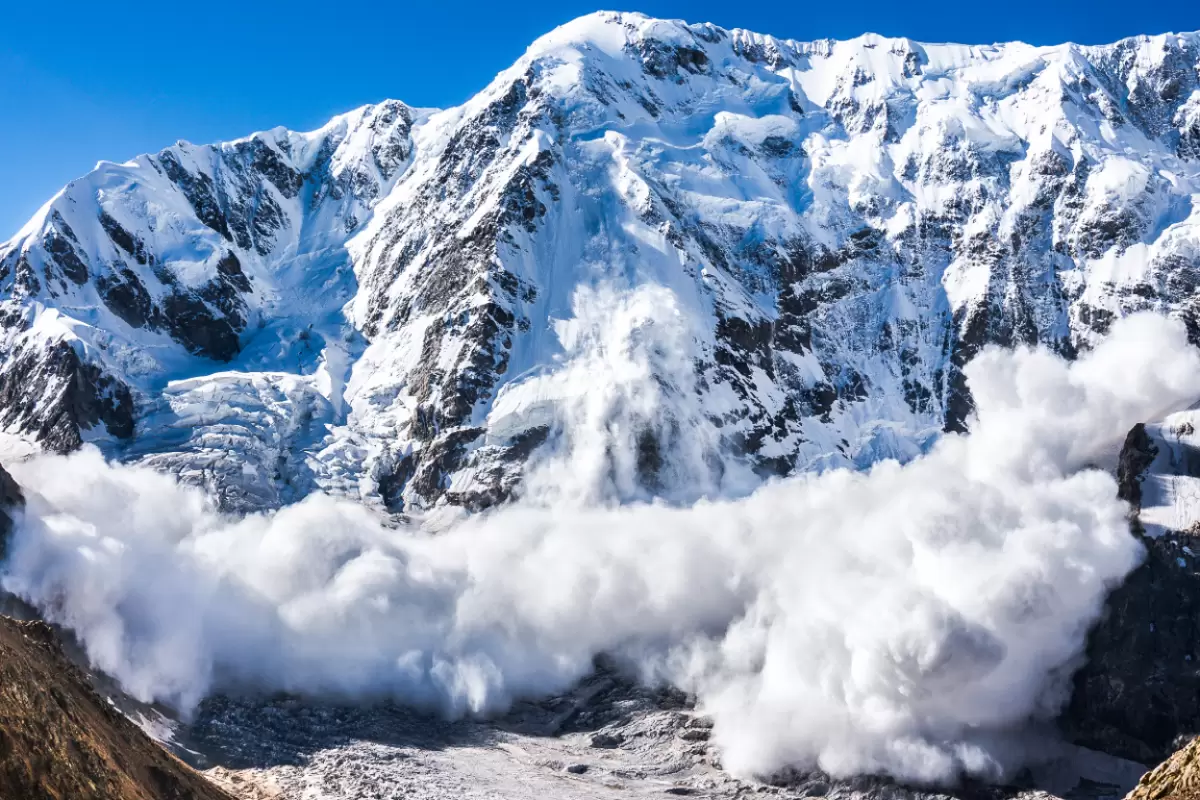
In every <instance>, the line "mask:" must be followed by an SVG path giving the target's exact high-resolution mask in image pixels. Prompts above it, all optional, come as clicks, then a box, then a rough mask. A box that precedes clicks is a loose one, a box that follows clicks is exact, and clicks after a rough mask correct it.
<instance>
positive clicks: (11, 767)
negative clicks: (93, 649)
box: [0, 617, 230, 800]
mask: <svg viewBox="0 0 1200 800" xmlns="http://www.w3.org/2000/svg"><path fill="white" fill-rule="evenodd" d="M0 800H230V798H229V795H227V794H226V793H225V792H223V791H221V790H220V789H218V788H217V787H216V786H214V785H213V784H211V783H209V782H208V781H207V780H205V779H204V778H203V777H201V776H200V775H199V774H197V773H196V772H194V771H193V770H192V769H191V768H189V767H188V766H186V765H185V764H183V763H182V762H180V761H179V760H178V759H176V758H175V757H174V756H172V755H170V754H169V753H167V752H166V751H165V750H164V749H163V748H162V747H160V746H159V745H158V744H157V743H155V742H154V741H152V740H151V739H149V738H148V737H147V736H146V735H145V734H143V733H142V731H141V730H139V729H138V728H137V726H135V725H134V724H133V723H132V722H130V721H129V720H127V719H126V718H125V717H123V716H122V715H121V714H120V713H118V712H117V711H116V710H115V709H113V708H112V707H110V706H109V704H108V703H107V702H106V701H104V700H103V699H102V698H101V697H99V696H98V695H97V694H96V693H95V692H94V691H92V688H91V685H90V684H89V683H88V681H87V678H86V677H85V676H84V675H83V674H82V673H81V672H80V671H79V669H78V668H77V667H75V666H74V665H73V664H72V663H71V662H70V661H68V660H67V658H66V656H65V655H64V654H63V652H62V649H61V647H60V645H59V644H58V642H57V641H56V640H55V638H54V635H53V632H52V631H51V629H50V627H49V626H47V625H46V624H44V623H41V622H17V621H16V620H13V619H10V618H8V617H0Z"/></svg>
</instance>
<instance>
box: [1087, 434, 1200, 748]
mask: <svg viewBox="0 0 1200 800" xmlns="http://www.w3.org/2000/svg"><path fill="white" fill-rule="evenodd" d="M1197 422H1200V414H1197V413H1196V412H1184V413H1181V414H1175V415H1172V416H1171V417H1169V418H1168V419H1167V420H1166V421H1165V422H1163V423H1162V424H1157V425H1138V426H1136V427H1135V428H1134V429H1133V430H1132V431H1130V433H1129V436H1128V438H1127V439H1126V441H1125V447H1124V449H1123V450H1122V453H1121V457H1120V473H1119V479H1120V487H1121V497H1122V498H1123V499H1125V500H1126V501H1128V502H1129V503H1130V504H1131V506H1132V507H1133V512H1134V515H1133V517H1132V525H1133V529H1134V532H1135V534H1136V535H1137V536H1139V538H1140V539H1141V541H1142V543H1143V544H1144V545H1145V548H1146V560H1145V562H1144V563H1143V564H1142V565H1141V566H1140V567H1139V568H1138V569H1136V570H1135V571H1134V572H1133V573H1132V574H1130V576H1129V578H1128V579H1127V580H1126V581H1125V583H1124V584H1123V585H1122V586H1121V587H1119V588H1118V589H1116V590H1115V591H1114V592H1113V594H1112V595H1111V596H1110V597H1109V600H1108V604H1107V610H1106V613H1105V616H1104V618H1103V619H1102V621H1101V622H1100V623H1099V624H1098V625H1097V626H1096V628H1095V629H1094V630H1093V631H1092V633H1091V636H1090V638H1089V640H1088V649H1087V664H1086V665H1085V666H1084V667H1083V669H1082V670H1081V671H1080V672H1079V673H1078V674H1077V675H1076V677H1075V692H1074V695H1073V696H1072V700H1071V705H1070V707H1069V708H1068V709H1067V711H1066V713H1065V714H1064V717H1063V719H1064V723H1065V725H1066V727H1067V729H1068V730H1069V731H1070V733H1071V734H1072V735H1073V737H1074V738H1075V739H1076V740H1077V741H1079V742H1080V743H1081V744H1084V745H1086V746H1088V747H1093V748H1096V749H1099V750H1104V751H1106V752H1109V753H1113V754H1115V755H1120V756H1123V757H1125V758H1130V759H1133V760H1136V761H1141V762H1142V763H1155V762H1157V761H1160V760H1162V759H1163V758H1165V757H1166V756H1167V755H1168V754H1169V753H1170V752H1171V750H1172V749H1173V747H1174V745H1175V743H1176V741H1177V739H1178V737H1180V736H1192V735H1195V734H1196V733H1197V732H1200V572H1198V570H1197V561H1196V555H1197V554H1200V508H1198V507H1197V506H1196V505H1195V502H1194V501H1190V499H1191V498H1192V497H1200V495H1193V494H1192V492H1191V490H1194V489H1196V488H1200V458H1197V456H1198V455H1200V449H1197V445H1200V440H1198V439H1197V438H1196V432H1195V424H1196V423H1197ZM1189 520H1190V522H1189Z"/></svg>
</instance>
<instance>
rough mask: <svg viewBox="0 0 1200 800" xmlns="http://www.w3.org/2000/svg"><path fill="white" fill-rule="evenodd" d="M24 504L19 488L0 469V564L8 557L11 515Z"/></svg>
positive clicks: (11, 529)
mask: <svg viewBox="0 0 1200 800" xmlns="http://www.w3.org/2000/svg"><path fill="white" fill-rule="evenodd" d="M24 504H25V497H24V495H22V494H21V487H20V486H18V485H17V482H16V481H14V480H13V478H12V476H11V475H9V474H8V472H7V471H5V469H4V467H0V562H3V561H4V559H5V558H6V557H7V556H8V541H9V537H10V536H12V532H13V525H14V520H13V514H14V513H15V512H16V511H18V510H19V509H20V508H21V506H23V505H24Z"/></svg>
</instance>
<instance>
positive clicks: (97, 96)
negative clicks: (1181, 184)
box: [0, 0, 1200, 240]
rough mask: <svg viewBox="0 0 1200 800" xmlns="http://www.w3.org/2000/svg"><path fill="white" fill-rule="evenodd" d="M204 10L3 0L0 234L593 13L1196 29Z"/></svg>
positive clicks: (755, 0)
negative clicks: (92, 175)
mask: <svg viewBox="0 0 1200 800" xmlns="http://www.w3.org/2000/svg"><path fill="white" fill-rule="evenodd" d="M595 3H596V0H591V2H587V1H586V0H553V1H552V2H551V1H548V0H524V2H521V3H503V2H479V0H463V1H460V2H447V1H446V0H441V2H437V1H436V0H435V2H425V3H420V4H410V3H402V2H392V3H384V2H378V1H372V2H369V1H368V0H336V2H334V1H333V0H326V1H325V2H313V1H312V0H291V2H287V3H273V2H263V1H262V0H241V2H227V0H206V2H204V3H180V2H168V3H164V2H161V0H155V1H154V2H148V1H141V2H127V1H126V2H123V1H122V0H114V1H113V2H103V3H100V2H95V0H62V2H58V3H37V2H23V3H19V4H18V3H6V4H5V6H6V7H5V10H4V13H3V23H2V24H0V153H2V155H0V240H3V239H5V238H7V237H8V236H9V235H11V234H12V233H14V232H15V231H16V229H17V228H19V227H20V225H21V224H23V223H24V222H25V220H26V219H27V218H28V217H29V216H30V215H32V214H33V212H34V211H36V210H37V208H38V207H39V206H40V205H41V204H42V203H43V202H44V201H45V200H46V199H48V198H49V197H50V195H52V194H53V193H54V192H55V191H57V190H58V189H59V188H60V187H61V186H62V185H63V184H65V183H66V182H67V181H69V180H71V179H72V178H75V177H78V176H79V175H82V174H84V173H86V172H87V171H88V170H89V169H91V168H92V166H93V165H94V164H95V163H96V161H98V160H100V159H109V160H114V161H123V160H126V159H128V158H131V157H132V156H134V155H137V154H138V153H142V152H147V151H155V150H158V149H161V148H162V147H165V146H167V145H169V144H171V143H173V142H174V141H176V140H177V139H187V140H189V141H193V142H209V141H215V140H219V139H230V138H235V137H238V136H243V135H245V134H247V133H250V132H251V131H254V130H260V129H264V128H270V127H274V126H275V125H285V126H287V127H290V128H295V129H301V130H304V129H309V128H315V127H318V126H320V125H321V124H322V123H323V122H324V121H325V120H327V119H328V118H329V117H331V116H332V115H334V114H336V113H339V112H341V111H346V110H348V109H350V108H354V107H355V106H358V105H362V104H363V103H368V102H373V101H376V100H381V99H384V98H388V97H394V98H397V99H400V100H404V101H405V102H407V103H410V104H412V105H424V106H448V105H454V104H456V103H460V102H462V101H463V100H465V99H466V98H468V97H469V96H470V95H472V94H473V93H474V92H476V91H478V90H479V89H481V88H483V86H484V85H486V84H487V82H488V81H489V80H490V79H491V78H492V76H493V75H495V74H496V73H497V72H499V71H500V70H501V69H503V68H504V67H506V66H508V65H509V64H511V63H512V62H513V61H514V60H515V59H517V58H518V57H519V56H520V55H521V53H522V52H524V50H525V47H526V46H527V45H528V44H529V43H530V42H531V41H533V39H535V38H537V36H539V35H541V34H542V33H545V32H546V31H548V30H550V29H552V28H554V27H555V26H556V25H559V24H561V23H563V22H566V21H567V20H570V19H572V18H574V17H576V16H579V15H581V14H586V13H588V12H591V11H595V10H597V9H598V8H604V7H608V8H622V9H625V10H637V11H642V12H644V13H647V14H651V15H653V16H660V17H672V18H676V17H678V18H683V19H687V20H689V21H692V22H715V23H717V24H719V25H723V26H725V27H742V28H749V29H751V30H756V31H760V32H763V33H771V34H775V35H777V36H783V37H788V38H794V39H819V38H825V37H833V38H846V37H850V36H856V35H858V34H860V33H863V32H865V31H874V32H877V33H882V34H885V35H891V36H909V37H912V38H914V39H918V40H922V41H959V42H971V43H978V42H993V41H1008V40H1012V39H1021V40H1024V41H1028V42H1032V43H1035V44H1051V43H1058V42H1062V41H1077V42H1082V43H1101V42H1108V41H1113V40H1115V39H1118V38H1121V37H1123V36H1129V35H1133V34H1136V33H1161V32H1164V31H1179V30H1196V29H1200V3H1198V2H1193V0H1149V1H1148V2H1140V3H1130V2H1129V1H1128V0H1122V2H1107V1H1097V0H1092V1H1091V2H1085V1H1084V0H1039V1H1038V2H1027V0H1008V1H1007V2H991V3H982V2H971V1H970V0H966V1H965V2H964V0H955V2H945V0H923V2H897V1H896V0H884V1H882V2H880V1H877V0H856V1H855V2H853V3H847V2H824V3H819V4H806V3H803V2H786V3H785V2H779V1H778V0H776V1H775V2H760V1H759V0H738V1H737V2H731V1H730V0H723V1H721V2H717V1H716V0H689V2H683V1H682V0H646V2H641V3H640V4H639V5H637V6H636V7H629V6H614V5H611V4H610V5H607V6H598V5H596V4H595Z"/></svg>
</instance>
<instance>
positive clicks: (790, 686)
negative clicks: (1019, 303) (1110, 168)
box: [3, 287, 1200, 781]
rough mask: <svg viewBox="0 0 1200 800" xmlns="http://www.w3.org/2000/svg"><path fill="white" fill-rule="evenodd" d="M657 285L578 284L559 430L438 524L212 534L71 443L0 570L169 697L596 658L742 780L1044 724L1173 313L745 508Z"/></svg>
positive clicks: (976, 381) (140, 690)
mask: <svg viewBox="0 0 1200 800" xmlns="http://www.w3.org/2000/svg"><path fill="white" fill-rule="evenodd" d="M672 297H673V296H672V294H671V292H670V291H669V290H667V289H664V288H661V287H643V288H640V289H635V290H632V291H615V290H613V291H607V292H599V291H595V292H592V293H590V294H586V295H581V296H579V297H577V299H576V304H575V308H576V318H575V319H574V320H572V321H570V322H567V323H563V324H562V325H560V327H559V333H560V337H561V338H562V340H563V351H564V352H565V353H566V357H565V359H564V361H563V362H562V363H561V364H560V365H559V367H558V369H557V370H555V371H552V372H550V373H547V374H546V375H544V376H541V377H540V378H539V379H538V380H539V382H540V385H542V387H543V389H544V391H542V392H540V393H539V394H538V395H537V397H538V398H540V400H539V402H540V403H541V404H540V405H538V404H537V403H533V402H525V404H524V405H523V406H521V408H519V409H517V410H515V411H514V412H513V413H540V414H544V415H546V417H547V419H548V420H550V422H551V424H552V427H553V429H554V430H553V435H552V438H551V442H552V447H551V448H550V450H551V453H552V454H551V455H549V456H546V457H543V458H541V459H540V460H539V461H536V462H533V463H531V464H530V466H529V469H530V471H531V472H532V473H534V474H533V475H531V477H530V480H529V481H528V483H527V486H528V489H527V492H526V495H525V496H524V498H522V500H521V501H520V502H518V503H516V504H515V505H512V506H509V507H506V508H502V509H499V510H496V511H494V512H492V513H488V514H485V515H478V516H475V517H469V518H465V519H462V520H460V521H458V522H456V523H455V524H453V525H452V526H450V527H449V529H447V530H445V531H443V532H441V533H439V534H437V535H430V534H428V533H427V532H424V531H422V530H421V529H420V528H418V527H415V526H411V527H405V526H402V527H399V528H397V527H395V526H394V525H392V524H389V523H386V522H385V521H384V520H383V519H382V518H380V517H378V516H376V514H375V513H374V512H372V511H370V510H368V509H366V508H364V507H362V506H360V505H357V504H353V503H349V502H346V501H342V500H336V499H332V498H329V497H326V496H321V495H314V496H310V497H308V498H307V499H305V500H304V501H302V502H300V503H297V504H295V505H291V506H289V507H286V508H283V509H282V510H280V511H278V512H277V513H270V514H254V515H250V516H246V517H244V518H240V519H238V518H231V517H228V516H223V515H221V514H219V513H217V512H215V511H214V510H213V507H212V505H211V503H210V501H209V499H208V498H206V497H205V496H204V495H203V494H202V493H200V492H199V491H198V490H196V489H193V488H187V487H183V486H180V485H178V484H177V483H175V482H174V480H173V479H171V478H169V477H165V476H163V475H160V474H156V473H154V472H152V471H149V470H147V469H145V468H138V467H128V466H118V465H113V464H107V463H105V461H104V460H103V458H102V457H101V456H100V455H99V453H98V452H97V451H95V450H85V451H84V452H81V453H78V454H75V455H71V456H67V457H49V456H47V457H40V458H35V459H33V460H30V461H28V462H26V463H23V464H18V465H14V468H13V473H14V475H15V476H16V477H17V479H18V480H19V481H20V482H21V484H22V485H23V486H24V487H25V489H26V491H27V494H28V508H27V511H26V514H25V518H24V520H23V523H22V525H21V527H20V530H19V532H18V533H17V535H16V537H15V539H14V542H13V547H12V552H11V557H10V559H9V561H8V563H7V565H6V568H5V572H4V577H3V587H4V588H5V589H7V590H8V591H11V592H14V593H16V594H18V595H20V596H21V597H23V598H25V599H26V600H27V601H29V602H31V603H33V604H34V605H36V606H37V607H38V608H39V609H41V610H42V612H43V613H44V614H45V615H46V616H47V617H48V618H49V619H51V620H53V621H55V622H57V623H61V624H63V625H65V626H67V627H69V628H70V629H72V630H73V631H75V632H76V633H77V634H78V636H79V638H80V639H81V641H82V642H83V644H84V645H85V647H86V650H87V653H88V655H89V657H90V658H91V659H92V661H93V663H94V665H95V666H96V667H98V668H99V669H102V670H104V671H106V672H108V673H111V674H113V675H115V676H116V677H117V678H119V679H120V680H121V682H122V683H123V684H124V686H125V687H126V688H127V689H128V690H129V691H130V692H132V693H133V694H135V695H137V696H138V697H140V698H143V699H146V700H149V699H155V700H160V701H164V702H167V703H171V704H173V705H174V706H176V707H178V708H180V709H182V710H183V711H185V712H186V711H187V710H188V709H190V708H192V707H194V706H195V704H196V703H197V702H198V701H199V700H201V699H202V698H203V696H204V695H205V694H206V693H208V692H210V691H213V690H217V689H220V688H222V687H228V686H232V685H242V686H245V685H249V686H253V687H259V688H269V689H286V690H296V691H302V692H321V693H325V692H336V693H350V694H353V695H360V694H361V695H377V694H386V695H391V696H394V697H396V698H399V699H401V700H403V701H406V702H411V703H416V704H423V705H429V706H435V707H438V708H440V709H442V710H444V711H446V712H448V713H451V714H461V713H475V712H481V713H486V712H492V711H497V710H501V709H503V708H504V707H505V705H506V704H508V703H509V702H511V701H512V700H513V699H514V698H516V697H519V696H528V695H539V694H545V693H551V692H555V691H558V690H562V689H564V688H566V687H567V686H569V685H570V684H571V683H572V682H573V681H575V680H577V679H578V678H580V677H581V676H582V675H584V674H586V673H587V672H588V671H589V670H590V668H591V665H592V660H593V658H594V656H595V655H596V654H598V653H601V652H604V653H609V654H612V655H614V656H616V657H618V658H619V659H622V660H623V661H624V662H625V663H627V664H628V665H630V666H631V667H632V668H635V669H637V670H638V671H639V672H640V674H641V675H642V676H643V677H644V678H645V679H646V680H662V681H669V682H672V683H674V684H675V685H677V686H680V687H682V688H684V689H687V690H689V691H693V692H695V693H696V694H697V696H698V699H699V703H700V705H701V706H702V707H703V708H704V709H705V710H706V711H707V712H709V713H711V714H713V716H714V718H715V722H716V728H715V734H714V736H715V740H716V742H717V743H718V745H719V746H720V747H721V748H722V750H723V754H724V755H723V759H724V763H725V765H726V766H727V767H729V768H730V769H732V770H734V771H736V772H740V773H752V774H763V773H768V772H771V771H773V770H776V769H778V768H781V767H785V766H799V767H808V766H814V765H819V766H820V767H822V768H824V769H826V770H828V771H830V772H831V773H834V774H849V773H858V772H868V771H870V772H886V773H888V774H891V775H894V776H896V777H898V778H901V779H908V780H918V781H943V780H952V779H954V778H955V777H956V776H957V775H960V774H962V773H968V774H972V775H979V776H984V777H996V776H998V775H1000V774H1002V773H1003V772H1005V771H1007V770H1009V769H1011V768H1014V767H1016V766H1017V765H1018V764H1019V762H1020V761H1021V756H1020V754H1019V753H1016V752H1015V751H1014V750H1013V749H1012V747H1010V745H1011V742H1012V740H1011V739H1009V738H1006V734H1007V733H1008V732H1011V731H1012V730H1014V729H1015V728H1018V727H1020V726H1023V725H1025V724H1026V723H1028V722H1029V721H1030V720H1037V719H1046V718H1049V717H1052V716H1053V715H1054V714H1055V712H1056V710H1057V709H1058V708H1059V706H1060V704H1061V702H1062V701H1063V700H1064V699H1065V694H1064V691H1065V688H1066V679H1067V678H1068V677H1069V673H1070V670H1071V669H1072V667H1073V665H1075V664H1076V663H1077V659H1078V658H1079V654H1080V652H1081V651H1082V647H1083V643H1084V638H1085V635H1086V632H1087V628H1088V625H1089V623H1090V622H1091V621H1092V620H1093V619H1094V618H1095V617H1096V615H1097V614H1098V612H1099V610H1100V607H1101V604H1102V602H1103V600H1104V596H1105V593H1106V592H1107V590H1108V589H1109V588H1111V587H1112V586H1113V585H1114V584H1115V583H1116V582H1118V581H1120V580H1121V579H1122V577H1123V576H1124V575H1125V574H1126V573H1127V572H1128V571H1129V570H1130V569H1131V568H1132V567H1133V566H1134V565H1135V564H1136V563H1137V561H1138V558H1139V554H1140V553H1139V546H1138V544H1137V543H1136V541H1135V540H1134V539H1133V538H1132V537H1131V536H1130V535H1129V533H1128V526H1127V521H1126V511H1127V509H1126V507H1125V505H1124V504H1123V503H1122V502H1120V501H1119V500H1118V499H1117V491H1116V485H1115V482H1114V480H1113V478H1112V477H1111V476H1110V475H1109V474H1107V473H1106V472H1104V471H1102V470H1100V469H1097V468H1095V467H1094V466H1093V465H1095V464H1098V463H1101V462H1102V461H1103V459H1104V458H1105V457H1106V456H1107V455H1108V454H1109V453H1111V450H1112V448H1113V447H1114V445H1116V444H1118V443H1119V441H1120V439H1121V437H1122V436H1123V435H1124V433H1125V432H1126V431H1127V430H1128V429H1129V427H1130V426H1131V425H1132V424H1134V423H1136V422H1138V421H1140V420H1143V419H1148V418H1153V417H1155V416H1158V415H1161V414H1163V413H1166V412H1169V411H1171V410H1173V409H1178V408H1181V407H1185V406H1187V405H1188V404H1190V403H1192V402H1193V401H1195V400H1196V399H1197V398H1198V397H1200V354H1198V353H1197V352H1196V351H1195V350H1194V349H1193V348H1192V347H1190V346H1189V345H1188V343H1187V339H1186V333H1185V330H1184V327H1183V325H1182V324H1180V323H1177V322H1174V321H1169V320H1167V319H1165V318H1162V317H1157V316H1150V315H1137V316H1133V317H1129V318H1127V319H1125V320H1122V321H1120V322H1118V323H1116V324H1115V325H1114V326H1113V329H1112V331H1111V335H1110V336H1109V338H1107V339H1106V340H1105V341H1104V342H1103V343H1101V344H1100V345H1099V346H1098V347H1096V348H1095V349H1094V350H1093V351H1091V352H1089V353H1087V354H1085V355H1083V356H1082V357H1081V358H1079V359H1078V360H1077V361H1076V362H1073V363H1068V362H1067V361H1064V360H1062V359H1061V358H1059V357H1057V356H1055V355H1053V354H1051V353H1049V352H1048V351H1045V350H1040V349H1019V350H1015V351H1005V350H1000V349H985V350H984V351H983V352H982V354H981V355H980V356H978V357H977V358H976V359H975V360H974V361H973V362H972V363H971V364H970V365H969V366H968V367H967V376H968V379H969V384H970V388H971V391H972V393H973V396H974V398H975V401H976V408H977V411H976V418H975V419H974V420H973V422H972V426H971V432H970V433H969V434H964V435H954V434H951V435H947V436H945V437H943V438H942V439H940V440H939V441H938V442H937V443H936V444H934V445H933V447H932V448H931V449H930V451H929V452H928V453H926V454H925V455H922V456H920V457H918V458H915V459H914V460H912V461H910V462H909V463H906V464H900V463H897V462H894V461H888V462H882V463H880V464H878V465H876V466H875V467H873V468H872V469H871V470H870V471H867V472H861V473H857V472H851V471H846V470H832V471H828V472H825V473H823V474H805V475H799V476H797V477H794V478H790V479H786V480H778V481H775V482H771V483H769V484H767V485H764V486H761V487H759V488H758V489H757V490H755V491H753V492H752V493H749V494H745V493H744V488H745V487H744V482H743V478H742V477H741V475H740V472H739V468H738V467H737V461H736V459H735V458H732V457H730V456H729V455H728V454H724V453H721V452H720V451H719V450H717V449H714V448H715V442H717V441H718V438H717V437H716V436H713V435H711V430H710V429H708V428H706V425H709V424H710V423H707V422H706V421H705V420H706V417H705V415H704V414H702V413H699V411H698V409H697V408H696V407H695V404H696V403H697V401H696V399H695V394H694V393H692V392H687V391H681V392H677V391H674V390H672V389H671V388H670V386H674V385H677V382H676V383H673V384H672V383H670V382H663V381H661V380H659V379H658V378H657V377H656V376H659V375H662V374H664V372H666V373H669V374H673V375H676V376H687V375H690V369H691V367H690V364H691V353H690V351H689V339H688V330H689V322H688V320H687V318H686V314H685V313H684V312H683V311H682V310H681V306H680V305H679V304H676V303H673V302H672ZM681 380H682V378H681ZM685 383H686V382H685ZM668 384H670V385H668ZM526 401H528V398H526ZM499 405H503V398H502V399H501V401H499V402H498V406H499ZM646 426H653V427H657V428H658V429H660V430H661V429H663V428H667V429H669V430H671V431H674V435H673V437H665V438H664V437H662V436H660V437H659V438H660V440H661V441H666V442H667V443H668V444H667V445H666V450H665V451H664V452H661V453H660V456H661V459H662V461H663V463H664V464H669V465H671V469H670V472H669V476H668V479H667V481H668V483H669V484H670V486H668V487H667V489H668V490H666V491H664V495H666V496H667V497H669V498H672V499H674V500H676V501H677V502H675V503H667V502H662V501H656V502H646V503H637V504H627V505H617V504H615V503H613V502H612V501H611V498H612V497H613V496H614V493H613V492H611V491H609V490H608V489H606V486H608V485H609V484H613V483H614V482H615V484H617V485H619V484H620V482H621V481H622V480H624V476H626V475H627V474H628V472H629V470H633V469H636V464H637V460H638V454H637V452H636V451H637V448H638V431H639V430H641V429H643V428H644V427H646ZM672 487H673V488H672ZM689 487H690V488H689ZM739 493H741V496H738V495H739ZM616 494H620V493H619V492H617V493H616ZM723 497H724V498H727V499H722V498H723Z"/></svg>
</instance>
